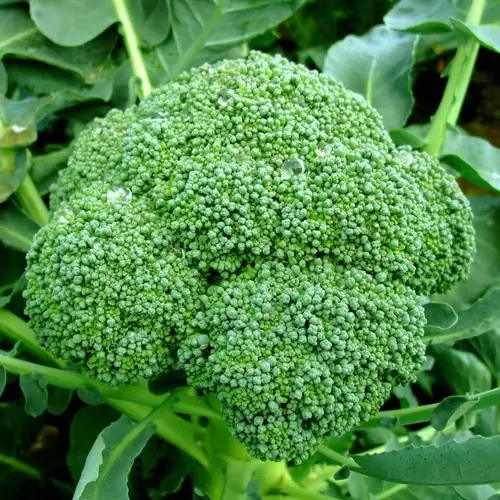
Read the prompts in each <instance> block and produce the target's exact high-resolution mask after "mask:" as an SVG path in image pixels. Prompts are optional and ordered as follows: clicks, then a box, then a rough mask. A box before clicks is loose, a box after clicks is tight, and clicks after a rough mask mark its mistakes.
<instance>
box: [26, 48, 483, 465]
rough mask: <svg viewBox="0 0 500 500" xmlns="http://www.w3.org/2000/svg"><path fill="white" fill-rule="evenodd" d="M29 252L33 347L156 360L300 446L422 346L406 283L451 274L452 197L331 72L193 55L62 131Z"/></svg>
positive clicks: (118, 370) (458, 238)
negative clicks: (59, 158) (169, 74)
mask: <svg viewBox="0 0 500 500" xmlns="http://www.w3.org/2000/svg"><path fill="white" fill-rule="evenodd" d="M51 204H52V210H53V217H52V220H51V222H50V223H49V224H48V225H47V226H46V227H44V228H43V229H41V230H40V232H39V233H38V235H37V236H36V238H35V242H34V244H33V247H32V249H31V250H30V252H29V254H28V271H27V278H28V287H27V291H26V297H27V313H28V314H29V316H30V318H31V324H32V326H33V328H34V329H35V331H36V333H37V335H38V337H39V339H40V340H41V342H42V343H43V345H44V346H46V347H47V348H48V349H49V350H50V351H51V352H53V353H54V354H55V355H57V356H61V357H63V358H64V359H67V360H70V361H76V362H78V363H79V364H80V365H81V367H82V369H83V370H84V371H85V372H87V373H89V374H90V375H92V376H95V377H97V378H99V379H101V380H104V381H107V382H109V383H111V384H118V383H124V382H133V381H137V380H141V379H147V378H151V377H154V376H155V375H157V374H158V373H160V372H162V371H164V370H165V369H166V368H168V367H169V366H174V367H177V368H182V369H184V370H185V371H186V372H187V375H188V380H189V382H190V383H191V384H192V385H194V386H196V387H199V388H202V389H206V390H210V391H215V392H217V394H218V396H219V399H220V401H221V405H222V409H223V413H224V415H225V418H226V419H227V421H228V423H229V425H230V427H231V429H232V431H233V432H234V433H235V435H236V436H237V437H238V438H239V439H240V440H241V441H242V442H243V443H245V445H246V446H247V447H248V449H249V451H250V452H251V453H252V454H253V455H254V456H256V457H259V458H262V459H272V460H280V459H284V458H286V459H292V460H302V459H304V458H306V457H307V456H308V455H309V454H310V453H311V452H312V451H313V450H314V448H315V446H316V445H317V443H318V442H319V440H320V439H321V437H322V436H323V435H325V434H334V435H341V434H343V433H345V432H347V431H349V430H350V429H352V428H353V427H354V426H356V425H359V424H360V423H362V422H364V421H366V420H367V419H368V418H369V417H370V416H371V415H373V414H374V413H375V412H376V411H377V410H378V408H379V407H380V406H381V405H382V403H383V402H384V400H385V399H386V398H387V397H388V396H389V394H390V392H391V390H392V389H393V388H394V386H395V385H398V384H403V383H407V382H410V381H412V380H413V379H414V377H415V373H416V372H417V370H418V369H419V367H420V366H421V363H422V361H423V359H424V344H423V341H422V336H423V327H424V324H425V318H424V315H423V309H422V307H421V305H420V296H421V295H427V294H431V293H437V292H445V291H447V290H449V289H450V288H451V287H452V286H453V285H454V284H455V283H456V282H457V281H458V280H461V279H463V278H464V277H466V276H467V273H468V269H469V266H470V262H471V259H472V255H473V252H474V234H473V229H472V224H471V219H472V215H471V211H470V207H469V205H468V202H467V200H466V198H465V197H464V196H463V194H462V193H461V191H460V189H459V187H458V185H457V183H456V182H455V180H454V179H453V177H451V176H450V175H449V174H447V173H446V172H445V171H444V169H443V168H442V167H441V166H440V164H439V162H438V161H437V160H435V159H433V158H432V157H430V156H429V155H427V154H425V153H420V152H417V151H412V150H411V149H409V148H406V147H400V148H398V147H396V146H395V145H394V144H393V143H392V141H391V139H390V137H389V135H388V134H387V133H386V132H385V130H384V128H383V125H382V121H381V118H380V116H379V115H378V113H377V112H376V111H375V110H374V109H373V108H371V107H370V106H369V105H368V104H367V103H366V102H365V101H364V100H363V99H362V98H361V97H359V96H358V95H356V94H354V93H352V92H350V91H348V90H346V89H345V88H344V87H343V86H342V85H341V84H340V83H338V82H335V81H332V80H331V79H329V78H327V77H326V76H323V75H320V74H318V73H317V72H314V71H309V70H308V69H306V68H305V67H303V66H300V65H296V64H294V63H291V62H289V61H287V60H286V59H284V58H282V57H280V56H269V55H265V54H262V53H259V52H251V53H250V55H249V56H248V57H247V58H245V59H237V60H228V61H222V62H221V63H218V64H216V65H204V66H201V67H200V68H196V69H193V70H191V71H190V72H189V73H184V74H182V75H181V76H179V78H178V79H177V80H175V81H172V82H170V83H169V84H167V85H166V86H164V87H162V88H160V89H156V90H154V91H153V92H152V93H151V95H150V96H148V97H147V98H146V99H145V100H144V101H142V102H141V103H140V104H139V105H138V106H136V107H132V108H130V109H128V110H126V111H124V112H122V111H119V110H113V111H111V112H109V113H108V115H107V116H106V117H105V118H103V119H97V120H95V121H94V122H93V124H92V125H91V126H90V127H89V128H88V129H86V130H85V131H84V132H83V133H82V134H81V135H80V137H79V138H78V140H77V142H76V144H75V147H74V153H73V155H72V157H71V159H70V161H69V165H68V168H67V169H65V170H64V171H63V172H62V174H61V176H60V178H59V180H58V182H57V183H56V185H55V189H54V190H53V192H52V195H51Z"/></svg>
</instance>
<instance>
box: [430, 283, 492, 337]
mask: <svg viewBox="0 0 500 500" xmlns="http://www.w3.org/2000/svg"><path fill="white" fill-rule="evenodd" d="M499 303H500V287H498V288H496V287H493V288H492V289H490V290H489V291H488V292H487V293H485V294H484V295H483V296H482V297H481V298H479V299H478V300H477V301H476V302H474V303H473V304H472V305H471V306H470V307H468V308H466V309H463V310H461V311H458V321H457V322H456V323H455V325H454V326H452V327H451V328H448V329H446V330H443V329H441V328H436V327H434V326H431V325H429V326H427V327H426V330H425V336H424V341H425V342H426V343H427V344H436V343H442V342H456V341H458V340H463V339H468V338H471V337H476V336H477V335H481V334H482V333H485V332H487V331H489V330H491V329H492V328H493V327H494V326H495V325H497V324H498V322H499V321H500V308H499V307H498V304H499Z"/></svg>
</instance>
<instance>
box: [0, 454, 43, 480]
mask: <svg viewBox="0 0 500 500" xmlns="http://www.w3.org/2000/svg"><path fill="white" fill-rule="evenodd" d="M0 464H2V465H7V466H8V467H10V468H12V469H15V470H17V471H19V472H22V473H23V474H26V475H27V476H30V477H32V478H34V479H41V478H42V473H41V472H40V471H39V470H38V469H36V468H35V467H33V466H31V465H28V464H26V463H24V462H21V460H18V459H17V458H14V457H8V456H7V455H4V454H3V453H0Z"/></svg>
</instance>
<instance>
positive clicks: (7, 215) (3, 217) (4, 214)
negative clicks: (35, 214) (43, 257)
mask: <svg viewBox="0 0 500 500" xmlns="http://www.w3.org/2000/svg"><path fill="white" fill-rule="evenodd" d="M38 229H39V227H38V226H37V225H36V224H35V223H34V222H33V221H31V220H30V219H28V218H27V217H26V216H25V215H24V214H23V213H21V212H19V210H17V209H16V208H15V207H14V206H12V205H5V206H2V207H1V208H0V241H1V242H2V243H3V244H4V245H7V246H8V247H12V248H15V249H16V250H20V251H21V252H27V251H28V250H29V248H30V246H31V241H32V240H33V236H34V234H35V233H36V232H37V231H38Z"/></svg>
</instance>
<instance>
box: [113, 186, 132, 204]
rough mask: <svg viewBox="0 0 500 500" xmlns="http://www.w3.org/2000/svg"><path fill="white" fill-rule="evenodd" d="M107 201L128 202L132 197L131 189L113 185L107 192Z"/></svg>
mask: <svg viewBox="0 0 500 500" xmlns="http://www.w3.org/2000/svg"><path fill="white" fill-rule="evenodd" d="M107 198H108V203H122V204H125V203H129V202H130V200H131V199H132V191H130V189H128V188H122V187H115V188H113V189H110V190H109V191H108V193H107Z"/></svg>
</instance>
